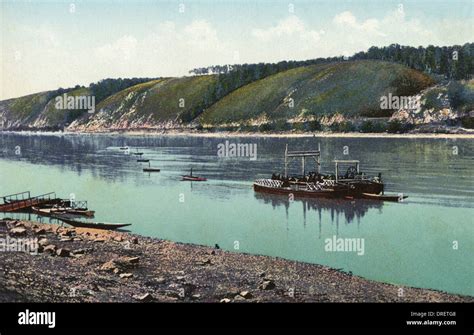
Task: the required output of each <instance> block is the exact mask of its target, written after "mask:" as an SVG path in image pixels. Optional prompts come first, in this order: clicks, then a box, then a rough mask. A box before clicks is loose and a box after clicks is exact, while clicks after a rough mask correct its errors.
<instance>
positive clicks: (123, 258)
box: [0, 219, 474, 303]
mask: <svg viewBox="0 0 474 335" xmlns="http://www.w3.org/2000/svg"><path fill="white" fill-rule="evenodd" d="M0 238H1V239H2V241H5V240H6V239H7V238H8V239H10V241H11V239H13V238H14V239H16V240H17V241H18V240H22V241H29V242H31V243H30V245H31V246H35V247H37V252H34V253H33V254H32V253H27V252H19V251H4V252H0V302H224V303H225V302H474V297H468V296H460V295H453V294H448V293H444V292H440V291H435V290H428V289H419V288H410V287H404V286H396V285H391V284H384V283H379V282H375V281H371V280H367V279H363V278H361V277H358V276H354V275H351V274H347V273H343V272H341V271H338V270H335V269H331V268H328V267H325V266H320V265H315V264H307V263H301V262H295V261H290V260H284V259H279V258H274V257H268V256H256V255H249V254H243V253H234V252H228V251H223V250H220V249H215V248H210V247H205V246H197V245H190V244H181V243H175V242H170V241H165V240H160V239H157V238H148V237H142V236H137V235H133V234H130V233H127V232H111V231H103V230H97V229H83V228H66V227H61V226H60V225H54V224H41V223H36V222H27V221H15V220H6V219H4V220H1V221H0ZM30 250H33V249H30ZM35 250H36V249H35Z"/></svg>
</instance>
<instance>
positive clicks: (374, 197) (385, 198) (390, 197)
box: [361, 193, 408, 201]
mask: <svg viewBox="0 0 474 335" xmlns="http://www.w3.org/2000/svg"><path fill="white" fill-rule="evenodd" d="M361 197H362V198H363V199H371V200H381V201H403V199H406V198H408V195H402V194H400V195H384V194H373V193H362V194H361Z"/></svg>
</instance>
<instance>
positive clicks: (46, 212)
mask: <svg viewBox="0 0 474 335" xmlns="http://www.w3.org/2000/svg"><path fill="white" fill-rule="evenodd" d="M31 210H32V211H33V213H36V214H38V215H43V216H53V215H57V214H70V215H82V216H88V217H94V214H95V211H90V210H87V209H79V208H66V207H46V208H41V207H35V206H33V207H31Z"/></svg>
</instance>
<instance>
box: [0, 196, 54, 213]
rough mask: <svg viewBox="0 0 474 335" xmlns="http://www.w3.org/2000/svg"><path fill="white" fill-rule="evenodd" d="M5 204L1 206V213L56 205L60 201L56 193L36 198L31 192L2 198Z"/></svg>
mask: <svg viewBox="0 0 474 335" xmlns="http://www.w3.org/2000/svg"><path fill="white" fill-rule="evenodd" d="M1 198H2V199H3V202H4V203H3V204H0V212H14V211H19V210H22V209H30V208H31V207H32V206H38V205H44V204H49V203H54V202H56V201H58V200H59V199H57V198H56V193H54V192H50V193H46V194H42V195H38V196H35V197H31V196H30V192H29V191H26V192H21V193H16V194H10V195H6V196H3V197H1Z"/></svg>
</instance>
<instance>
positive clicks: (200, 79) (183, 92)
mask: <svg viewBox="0 0 474 335" xmlns="http://www.w3.org/2000/svg"><path fill="white" fill-rule="evenodd" d="M215 82H216V76H195V77H182V78H166V79H158V80H154V81H151V82H147V83H143V84H139V85H135V86H132V87H130V88H128V89H126V90H123V91H121V92H119V93H116V94H114V95H112V96H110V97H108V98H107V99H105V100H103V101H102V102H100V103H99V104H98V105H97V107H96V110H98V112H97V113H95V114H93V115H87V116H86V117H83V118H81V119H79V120H77V121H76V122H74V123H73V124H71V126H70V128H71V129H74V130H87V131H91V130H104V129H123V128H152V127H165V126H166V125H168V126H171V125H180V124H182V122H181V120H182V118H184V117H186V118H188V119H191V120H192V119H193V117H192V115H194V114H195V113H198V110H200V109H201V108H202V105H203V102H204V100H205V99H206V97H207V95H208V94H209V92H211V91H212V89H213V85H215Z"/></svg>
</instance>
